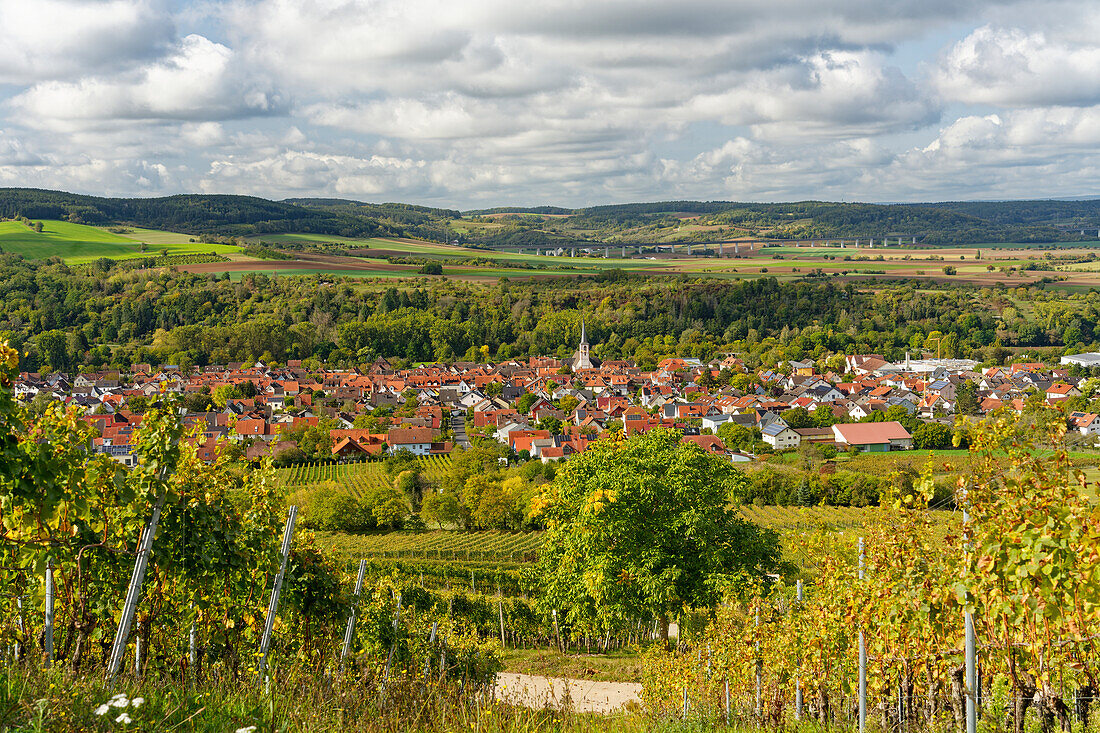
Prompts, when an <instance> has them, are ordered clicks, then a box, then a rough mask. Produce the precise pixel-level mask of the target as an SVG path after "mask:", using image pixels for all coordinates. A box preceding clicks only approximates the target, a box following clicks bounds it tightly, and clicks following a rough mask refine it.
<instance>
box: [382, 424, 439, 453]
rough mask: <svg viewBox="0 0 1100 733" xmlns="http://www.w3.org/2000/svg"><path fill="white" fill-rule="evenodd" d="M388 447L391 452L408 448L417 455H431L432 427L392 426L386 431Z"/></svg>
mask: <svg viewBox="0 0 1100 733" xmlns="http://www.w3.org/2000/svg"><path fill="white" fill-rule="evenodd" d="M386 448H387V450H388V451H389V452H390V453H396V452H397V451H402V450H407V451H409V452H410V453H412V454H413V455H417V456H426V455H430V454H431V452H432V429H431V428H391V429H390V431H389V432H388V433H386Z"/></svg>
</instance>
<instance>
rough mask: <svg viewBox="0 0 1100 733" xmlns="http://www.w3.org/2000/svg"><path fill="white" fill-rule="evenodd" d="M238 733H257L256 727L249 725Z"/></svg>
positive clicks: (239, 729) (238, 730)
mask: <svg viewBox="0 0 1100 733" xmlns="http://www.w3.org/2000/svg"><path fill="white" fill-rule="evenodd" d="M237 733H256V726H254V725H249V726H245V727H244V728H238V729H237Z"/></svg>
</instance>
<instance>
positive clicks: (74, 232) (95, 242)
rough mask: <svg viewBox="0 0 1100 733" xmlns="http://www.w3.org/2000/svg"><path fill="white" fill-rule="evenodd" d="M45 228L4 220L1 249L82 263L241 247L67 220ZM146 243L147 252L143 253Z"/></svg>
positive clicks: (46, 223) (0, 224)
mask: <svg viewBox="0 0 1100 733" xmlns="http://www.w3.org/2000/svg"><path fill="white" fill-rule="evenodd" d="M41 223H42V225H43V229H42V231H41V232H36V231H35V230H34V229H31V228H30V227H28V226H27V225H25V224H23V223H22V222H19V221H0V250H2V251H3V252H6V253H11V254H20V255H23V256H24V257H27V258H29V259H46V258H49V257H60V258H61V259H62V260H64V261H65V262H66V263H68V264H82V263H87V262H91V261H93V260H96V259H99V258H100V257H107V258H109V259H113V260H128V259H136V258H139V257H156V256H157V255H159V254H160V253H162V252H164V251H167V253H168V254H169V255H180V254H197V253H215V254H221V255H232V254H236V253H238V252H240V251H241V250H240V248H239V247H234V246H232V245H224V244H202V243H200V242H191V241H189V239H190V238H189V237H188V236H187V235H185V234H178V233H176V232H164V231H157V230H152V229H130V228H126V230H125V233H115V232H111V231H108V230H107V229H106V228H102V227H93V226H87V225H85V224H73V223H71V222H67V221H55V220H49V219H45V220H42V222H41ZM142 244H145V245H146V246H145V251H142Z"/></svg>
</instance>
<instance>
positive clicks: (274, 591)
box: [257, 506, 298, 679]
mask: <svg viewBox="0 0 1100 733" xmlns="http://www.w3.org/2000/svg"><path fill="white" fill-rule="evenodd" d="M297 519H298V507H296V506H292V507H290V512H289V513H288V514H287V518H286V530H285V531H284V532H283V548H282V561H281V562H280V563H279V572H278V573H276V575H275V583H274V585H272V587H271V601H270V603H268V605H267V618H266V619H265V620H264V635H263V638H262V639H261V640H260V667H259V672H258V674H257V677H258V679H263V675H264V671H265V670H266V669H267V655H268V652H269V651H270V649H271V633H272V632H273V631H274V630H275V614H276V612H278V610H279V594H280V593H281V592H282V590H283V575H284V574H285V573H286V560H287V557H288V556H289V555H290V543H291V539H293V537H294V523H295V521H297Z"/></svg>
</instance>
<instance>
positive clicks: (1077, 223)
mask: <svg viewBox="0 0 1100 733" xmlns="http://www.w3.org/2000/svg"><path fill="white" fill-rule="evenodd" d="M510 214H511V215H510ZM19 216H23V217H26V218H28V219H71V220H73V221H78V222H83V223H87V224H99V225H104V224H122V225H130V226H138V227H148V228H152V229H167V230H171V231H177V232H184V233H188V234H196V235H198V234H211V235H221V236H245V235H252V234H274V233H281V232H303V233H315V234H328V235H339V236H345V237H372V236H406V237H413V238H417V239H425V240H431V241H437V242H445V241H451V240H453V239H460V240H461V241H463V242H464V243H466V244H470V245H474V246H483V247H491V248H509V247H517V246H518V247H539V246H549V245H552V244H555V243H560V244H567V243H569V242H612V243H619V242H622V243H635V242H636V243H638V244H643V243H654V242H658V243H670V242H678V241H720V240H722V239H729V238H735V237H745V236H750V237H761V238H773V239H817V238H829V237H835V238H856V237H861V238H870V237H874V238H876V239H877V238H881V237H901V238H903V239H904V240H905V241H911V240H912V239H914V238H915V239H916V241H917V243H919V244H924V245H941V244H943V245H951V244H974V243H980V242H1036V243H1039V242H1074V241H1095V240H1096V239H1097V232H1098V230H1100V199H1093V200H1077V201H1054V200H1043V201H981V202H965V201H963V202H958V201H956V202H943V203H934V204H862V203H835V202H828V201H798V202H792V203H764V204H752V203H738V202H733V201H664V202H656V203H635V204H615V205H607V206H592V207H588V208H580V209H566V208H561V207H557V206H538V207H527V208H506V207H501V208H495V209H483V210H479V211H474V212H466V214H465V218H463V214H462V213H461V212H459V211H456V210H453V209H446V208H433V207H427V206H417V205H414V204H402V203H382V204H372V203H365V202H362V201H353V200H348V199H334V198H295V199H286V200H284V201H269V200H267V199H263V198H259V197H255V196H228V195H220V194H180V195H176V196H164V197H160V198H101V197H98V196H84V195H80V194H72V193H64V192H61V191H47V190H42V189H31V188H0V217H4V218H12V217H19ZM1082 232H1083V233H1082Z"/></svg>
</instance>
